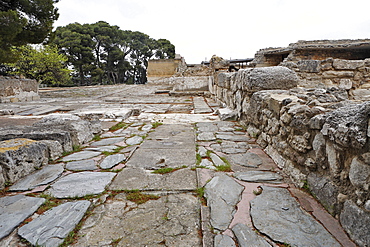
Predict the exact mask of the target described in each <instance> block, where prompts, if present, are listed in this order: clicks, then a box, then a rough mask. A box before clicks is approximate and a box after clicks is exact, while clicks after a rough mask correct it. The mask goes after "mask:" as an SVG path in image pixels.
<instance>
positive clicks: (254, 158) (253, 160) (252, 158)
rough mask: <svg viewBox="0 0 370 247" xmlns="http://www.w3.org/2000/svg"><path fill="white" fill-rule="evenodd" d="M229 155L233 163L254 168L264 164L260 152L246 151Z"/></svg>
mask: <svg viewBox="0 0 370 247" xmlns="http://www.w3.org/2000/svg"><path fill="white" fill-rule="evenodd" d="M228 157H230V161H231V163H232V164H236V165H241V166H246V167H254V168H257V167H258V166H260V165H262V159H261V158H260V157H259V156H258V154H255V153H251V152H246V153H244V154H230V155H229V156H228Z"/></svg>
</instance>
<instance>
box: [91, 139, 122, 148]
mask: <svg viewBox="0 0 370 247" xmlns="http://www.w3.org/2000/svg"><path fill="white" fill-rule="evenodd" d="M125 139H126V138H125V137H113V138H105V139H102V140H100V141H96V142H93V143H91V146H93V147H94V146H108V145H112V144H115V143H118V142H122V141H124V140H125Z"/></svg>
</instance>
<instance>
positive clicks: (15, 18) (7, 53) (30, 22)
mask: <svg viewBox="0 0 370 247" xmlns="http://www.w3.org/2000/svg"><path fill="white" fill-rule="evenodd" d="M58 1H59V0H32V1H30V0H0V64H1V63H4V62H14V61H15V60H17V56H16V55H17V54H14V53H13V52H12V47H13V46H22V45H26V44H39V43H42V42H44V41H45V40H48V39H49V38H50V36H49V35H50V33H51V31H52V29H53V23H54V21H55V20H57V19H58V17H59V15H58V12H57V9H56V8H55V7H54V3H57V2H58Z"/></svg>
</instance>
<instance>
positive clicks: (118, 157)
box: [99, 154, 126, 169]
mask: <svg viewBox="0 0 370 247" xmlns="http://www.w3.org/2000/svg"><path fill="white" fill-rule="evenodd" d="M125 159H126V156H125V155H124V154H113V155H109V156H107V157H106V158H105V159H104V160H103V161H102V162H101V163H100V165H99V166H100V168H102V169H110V168H112V167H113V166H115V165H117V164H119V163H121V162H122V161H124V160H125Z"/></svg>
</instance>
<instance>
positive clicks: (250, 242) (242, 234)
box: [232, 223, 271, 247]
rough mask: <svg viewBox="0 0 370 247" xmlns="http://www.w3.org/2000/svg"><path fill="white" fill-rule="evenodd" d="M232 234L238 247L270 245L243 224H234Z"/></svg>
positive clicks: (265, 246)
mask: <svg viewBox="0 0 370 247" xmlns="http://www.w3.org/2000/svg"><path fill="white" fill-rule="evenodd" d="M232 230H233V233H234V235H235V237H236V239H237V240H238V244H239V247H250V246H258V247H270V246H271V245H270V244H269V243H268V242H267V241H266V240H265V239H264V238H263V237H261V236H259V235H257V233H256V232H254V231H253V230H252V229H250V228H249V227H248V226H246V225H244V224H240V223H239V224H236V225H235V226H234V227H233V228H232Z"/></svg>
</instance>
